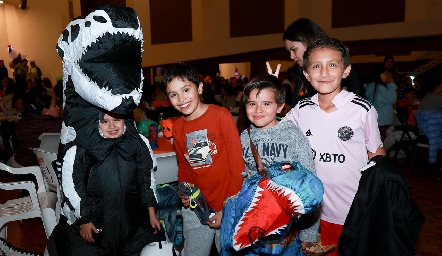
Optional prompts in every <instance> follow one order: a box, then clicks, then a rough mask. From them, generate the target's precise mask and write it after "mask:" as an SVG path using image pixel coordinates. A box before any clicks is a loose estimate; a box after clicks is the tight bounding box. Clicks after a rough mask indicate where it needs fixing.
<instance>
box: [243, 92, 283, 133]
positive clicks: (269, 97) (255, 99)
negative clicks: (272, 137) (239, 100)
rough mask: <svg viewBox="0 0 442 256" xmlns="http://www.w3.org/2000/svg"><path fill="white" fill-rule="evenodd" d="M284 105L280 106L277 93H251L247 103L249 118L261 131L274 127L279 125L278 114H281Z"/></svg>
mask: <svg viewBox="0 0 442 256" xmlns="http://www.w3.org/2000/svg"><path fill="white" fill-rule="evenodd" d="M283 107H284V104H282V105H281V106H278V104H277V103H276V96H275V93H274V92H273V91H271V90H269V89H262V90H261V91H260V92H259V94H258V89H254V90H252V91H251V92H250V96H249V99H248V101H247V103H246V113H247V118H248V119H249V120H250V122H252V123H253V124H254V125H255V126H256V127H258V128H259V129H265V128H269V127H272V126H274V125H276V124H277V123H278V121H277V120H276V114H277V113H281V110H282V108H283Z"/></svg>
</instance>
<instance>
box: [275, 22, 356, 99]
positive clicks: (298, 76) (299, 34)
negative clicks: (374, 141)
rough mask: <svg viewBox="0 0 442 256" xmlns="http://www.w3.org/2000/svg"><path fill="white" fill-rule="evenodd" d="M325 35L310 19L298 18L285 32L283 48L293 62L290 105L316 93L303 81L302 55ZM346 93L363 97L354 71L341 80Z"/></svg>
mask: <svg viewBox="0 0 442 256" xmlns="http://www.w3.org/2000/svg"><path fill="white" fill-rule="evenodd" d="M326 37H328V36H327V34H326V33H325V32H324V31H323V30H322V29H321V28H320V27H319V26H318V24H316V23H315V22H313V21H312V20H310V19H306V18H300V19H297V20H296V21H294V22H293V23H292V24H291V25H290V26H288V27H287V29H286V30H285V32H284V34H283V36H282V40H283V41H284V45H285V48H286V49H287V51H289V52H290V58H291V59H292V60H294V61H295V65H294V66H293V68H292V71H293V76H294V77H295V81H296V85H295V92H294V93H293V98H292V105H293V106H294V105H296V103H297V102H298V101H299V100H301V99H303V98H306V97H311V96H313V95H314V94H315V93H316V90H315V89H314V88H313V87H312V86H311V85H310V83H309V82H308V81H307V80H306V79H305V77H304V75H303V73H302V63H303V55H304V52H305V51H306V50H307V47H308V46H309V45H311V44H312V43H313V42H314V41H316V40H317V39H319V38H326ZM342 82H343V84H344V83H345V85H346V86H345V87H346V89H347V91H350V92H353V93H355V94H357V95H359V96H361V97H364V93H365V91H364V86H363V85H362V83H361V82H360V79H359V76H358V74H357V72H356V70H354V71H353V67H352V71H350V75H349V76H348V77H347V78H345V79H343V80H342Z"/></svg>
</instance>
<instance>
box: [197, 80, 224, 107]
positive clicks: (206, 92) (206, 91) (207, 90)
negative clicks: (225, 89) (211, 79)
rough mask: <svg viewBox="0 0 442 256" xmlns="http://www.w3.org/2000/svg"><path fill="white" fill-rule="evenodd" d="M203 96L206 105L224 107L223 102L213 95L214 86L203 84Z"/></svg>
mask: <svg viewBox="0 0 442 256" xmlns="http://www.w3.org/2000/svg"><path fill="white" fill-rule="evenodd" d="M201 96H202V100H203V102H204V103H205V104H213V105H217V106H220V107H221V106H222V104H221V102H219V101H217V100H216V99H215V94H214V93H213V90H212V86H211V85H210V84H208V83H204V84H203V92H202V94H201Z"/></svg>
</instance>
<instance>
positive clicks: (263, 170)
mask: <svg viewBox="0 0 442 256" xmlns="http://www.w3.org/2000/svg"><path fill="white" fill-rule="evenodd" d="M247 131H248V132H249V138H250V148H251V149H252V154H253V158H255V163H256V168H257V169H258V173H259V174H261V175H262V176H265V175H266V174H267V170H266V168H265V167H264V164H263V163H262V159H261V156H260V155H259V152H258V149H257V148H256V146H255V144H253V141H252V137H250V126H249V128H247Z"/></svg>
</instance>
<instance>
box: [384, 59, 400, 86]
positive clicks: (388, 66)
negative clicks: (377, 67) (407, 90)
mask: <svg viewBox="0 0 442 256" xmlns="http://www.w3.org/2000/svg"><path fill="white" fill-rule="evenodd" d="M383 64H384V66H383V68H384V71H388V72H390V73H391V74H392V75H393V82H394V83H397V82H398V70H397V67H396V61H395V60H394V57H393V56H391V55H387V56H385V58H384V62H383Z"/></svg>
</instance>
